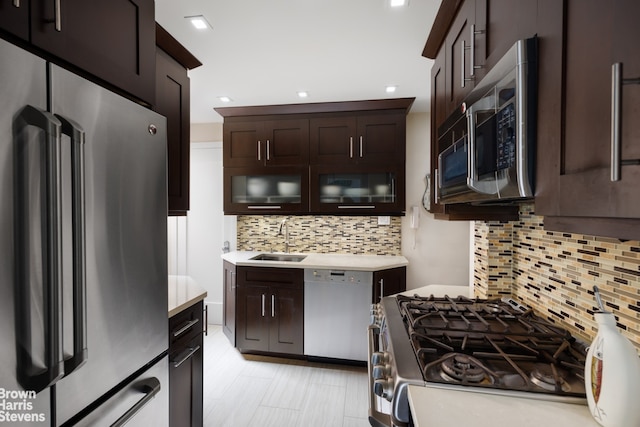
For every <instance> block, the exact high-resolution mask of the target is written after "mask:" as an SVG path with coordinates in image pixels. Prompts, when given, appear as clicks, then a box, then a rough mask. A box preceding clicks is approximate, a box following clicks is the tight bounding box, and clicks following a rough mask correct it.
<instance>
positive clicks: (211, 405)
mask: <svg viewBox="0 0 640 427" xmlns="http://www.w3.org/2000/svg"><path fill="white" fill-rule="evenodd" d="M367 389H368V384H367V371H366V368H365V367H354V366H343V365H333V364H324V363H311V362H306V361H303V360H289V359H280V358H270V357H263V356H255V355H242V354H240V353H239V352H238V351H237V350H236V349H234V348H233V347H231V345H230V344H229V341H228V340H227V338H226V336H225V335H224V334H223V333H222V328H221V327H220V326H216V325H209V335H208V336H205V337H204V427H254V426H260V427H294V426H295V427H298V426H305V427H321V426H326V427H369V422H368V421H367V408H368V396H367Z"/></svg>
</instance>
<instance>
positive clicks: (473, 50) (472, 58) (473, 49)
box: [469, 24, 484, 80]
mask: <svg viewBox="0 0 640 427" xmlns="http://www.w3.org/2000/svg"><path fill="white" fill-rule="evenodd" d="M482 33H484V31H482V30H478V31H476V25H475V24H471V46H470V48H471V51H470V53H469V56H470V58H469V59H470V61H469V62H470V63H471V65H470V68H469V75H470V76H472V77H473V76H475V75H476V70H477V69H479V68H482V65H476V35H477V34H482ZM472 80H473V79H472Z"/></svg>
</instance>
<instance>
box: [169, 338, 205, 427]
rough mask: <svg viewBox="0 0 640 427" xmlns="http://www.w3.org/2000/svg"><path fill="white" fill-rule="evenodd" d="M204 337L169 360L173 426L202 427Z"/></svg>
mask: <svg viewBox="0 0 640 427" xmlns="http://www.w3.org/2000/svg"><path fill="white" fill-rule="evenodd" d="M202 375H203V348H202V335H200V337H199V338H197V339H195V340H193V341H192V342H191V343H189V346H187V347H185V348H183V349H179V350H176V351H174V352H172V354H171V355H170V357H169V426H170V427H186V426H188V427H198V426H202V407H203V400H202V399H203V378H202Z"/></svg>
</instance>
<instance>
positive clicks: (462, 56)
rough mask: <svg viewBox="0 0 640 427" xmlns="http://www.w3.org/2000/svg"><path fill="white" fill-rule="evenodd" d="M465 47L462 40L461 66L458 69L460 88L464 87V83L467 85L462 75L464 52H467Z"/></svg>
mask: <svg viewBox="0 0 640 427" xmlns="http://www.w3.org/2000/svg"><path fill="white" fill-rule="evenodd" d="M467 49H468V48H467V46H466V45H465V43H464V40H462V49H460V54H461V55H460V64H462V66H461V67H460V87H465V85H466V83H467V78H466V77H465V75H464V68H465V63H466V61H465V59H464V51H465V50H467Z"/></svg>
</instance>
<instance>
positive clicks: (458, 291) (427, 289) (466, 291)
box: [399, 285, 473, 298]
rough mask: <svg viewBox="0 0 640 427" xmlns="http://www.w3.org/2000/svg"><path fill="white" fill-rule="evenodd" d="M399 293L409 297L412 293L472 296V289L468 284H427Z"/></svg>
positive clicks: (440, 295)
mask: <svg viewBox="0 0 640 427" xmlns="http://www.w3.org/2000/svg"><path fill="white" fill-rule="evenodd" d="M399 295H406V296H410V297H412V296H414V295H419V296H421V297H429V296H431V295H433V296H434V297H443V296H445V295H448V296H450V297H451V298H455V297H457V296H460V295H462V296H465V297H468V298H473V291H472V290H471V288H470V287H469V286H468V285H461V286H456V285H427V286H423V287H421V288H416V289H407V290H406V291H404V292H400V294H399Z"/></svg>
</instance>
